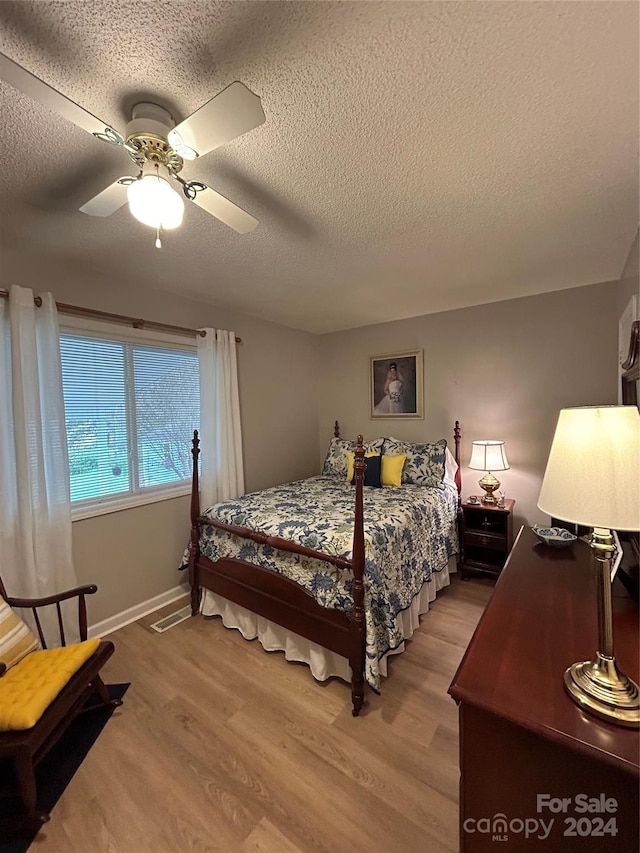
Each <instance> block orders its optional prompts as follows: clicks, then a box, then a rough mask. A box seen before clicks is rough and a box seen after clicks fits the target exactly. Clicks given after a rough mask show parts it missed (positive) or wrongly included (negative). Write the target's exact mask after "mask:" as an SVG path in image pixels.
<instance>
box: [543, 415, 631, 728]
mask: <svg viewBox="0 0 640 853" xmlns="http://www.w3.org/2000/svg"><path fill="white" fill-rule="evenodd" d="M639 471H640V414H639V413H638V409H637V408H636V407H635V406H603V407H598V408H580V409H562V410H561V412H560V416H559V418H558V424H557V426H556V432H555V435H554V437H553V443H552V445H551V452H550V453H549V461H548V462H547V469H546V471H545V475H544V480H543V482H542V489H541V491H540V497H539V498H538V507H539V508H540V509H541V510H542V511H543V512H546V513H547V514H548V515H550V516H552V517H555V518H562V519H563V520H564V521H570V522H574V523H576V524H583V525H585V526H587V527H592V528H593V533H592V534H591V537H590V545H591V548H592V552H593V556H594V558H595V561H596V568H597V591H598V650H597V651H596V656H595V658H594V659H593V660H590V661H582V662H581V663H574V664H573V665H572V666H570V667H569V669H567V671H566V672H565V674H564V685H565V688H566V690H567V692H568V693H569V695H570V696H571V698H572V699H573V700H574V701H575V702H576V703H577V704H578V705H579V706H580V707H581V708H583V709H584V710H585V711H588V712H589V713H591V714H595V715H596V716H598V717H600V718H602V719H605V720H607V721H608V722H610V723H615V724H618V725H623V726H630V727H638V726H640V704H639V695H640V694H639V692H638V685H637V684H636V683H635V682H634V681H632V680H631V679H630V678H628V677H627V676H626V675H624V673H622V672H620V670H619V669H618V667H617V665H616V660H615V656H614V653H613V620H612V611H611V562H612V559H613V557H614V554H615V546H614V543H613V538H612V536H611V530H612V529H613V530H633V531H635V530H638V529H640V482H639V476H640V475H639V473H638V472H639Z"/></svg>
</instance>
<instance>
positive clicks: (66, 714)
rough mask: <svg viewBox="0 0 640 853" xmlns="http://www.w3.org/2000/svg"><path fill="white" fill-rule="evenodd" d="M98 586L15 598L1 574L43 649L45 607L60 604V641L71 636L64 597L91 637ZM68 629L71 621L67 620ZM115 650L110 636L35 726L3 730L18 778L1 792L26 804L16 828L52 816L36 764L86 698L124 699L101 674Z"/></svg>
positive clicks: (0, 745) (0, 744)
mask: <svg viewBox="0 0 640 853" xmlns="http://www.w3.org/2000/svg"><path fill="white" fill-rule="evenodd" d="M97 589H98V588H97V586H95V585H94V584H91V585H87V586H80V587H76V588H75V589H70V590H67V591H66V592H61V593H58V594H56V595H49V596H46V597H45V598H37V599H27V598H13V597H11V596H8V595H7V593H6V590H5V587H4V584H3V583H2V579H0V595H1V596H2V598H4V600H5V601H6V602H7V603H8V604H9V605H10V606H11V607H12V608H19V609H29V610H30V611H31V613H32V614H33V618H34V622H35V625H36V628H37V631H38V635H39V638H40V643H41V645H42V648H43V649H46V648H47V642H46V640H45V636H44V632H43V629H42V625H41V619H40V614H39V611H40V610H41V608H43V607H55V609H56V612H57V623H58V626H57V627H58V631H59V639H60V641H59V643H56V645H62V646H65V645H66V644H67V642H66V634H65V625H64V620H63V615H62V608H61V602H63V601H69V600H72V599H76V600H77V607H78V610H77V617H78V625H77V629H78V633H79V636H80V640H81V641H84V640H86V639H87V609H86V602H85V597H86V596H87V595H93V594H94V593H95V592H97ZM68 633H69V626H67V634H68ZM74 642H75V640H74ZM113 652H114V645H113V643H112V642H111V641H110V640H102V641H101V642H100V644H99V646H98V647H97V649H96V650H95V652H94V653H93V655H92V656H91V657H90V658H89V659H88V660H86V661H85V662H84V663H83V664H82V666H81V667H80V669H78V670H77V671H76V673H75V674H74V675H72V676H71V678H70V680H69V681H68V682H67V684H66V685H65V686H64V687H63V688H62V690H61V691H60V693H58V695H57V696H56V697H55V699H54V700H53V701H52V702H51V704H50V705H49V707H48V708H47V709H46V710H45V712H44V714H43V715H42V716H41V717H40V719H39V720H38V722H37V723H36V724H35V726H33V727H32V728H30V729H25V730H23V731H6V732H0V760H2V759H10V760H11V761H12V762H13V766H14V770H15V780H14V781H13V783H10V784H9V785H7V786H3V787H2V788H0V794H1V795H3V796H7V795H8V796H12V797H14V798H18V799H19V800H20V801H21V803H22V809H23V812H22V814H20V815H19V816H18V818H17V819H16V820H15V821H14V820H12V821H11V828H13V829H23V830H26V831H32V830H33V829H37V828H38V827H39V826H40V825H41V824H43V823H45V822H46V821H47V820H49V815H48V814H47V813H44V812H38V810H37V804H36V797H37V790H36V778H35V768H36V765H37V764H38V762H39V761H40V759H41V758H42V757H43V756H44V755H45V754H46V753H47V752H48V751H49V750H50V749H51V747H52V746H53V745H54V744H55V743H56V742H57V741H58V739H59V738H60V737H61V735H62V734H63V733H64V732H65V730H66V729H67V727H68V726H69V724H70V723H71V722H72V721H73V720H74V719H75V717H77V716H78V714H79V713H80V712H81V711H82V710H84V709H85V705H86V702H87V699H89V697H90V696H91V695H92V694H96V696H97V698H98V699H99V704H100V705H101V706H103V705H107V706H118V705H121V704H122V701H121V700H120V699H111V698H110V697H109V692H108V690H107V688H106V686H105V684H104V682H103V681H102V679H101V678H100V675H99V672H100V670H101V669H102V667H103V666H104V664H105V663H106V661H107V660H108V659H109V658H110V657H111V655H112V654H113ZM5 669H6V667H5V665H4V664H0V677H2V675H4V672H5ZM92 707H96V706H95V705H94V706H92ZM87 710H88V709H87Z"/></svg>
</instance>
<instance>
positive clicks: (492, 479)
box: [478, 471, 501, 504]
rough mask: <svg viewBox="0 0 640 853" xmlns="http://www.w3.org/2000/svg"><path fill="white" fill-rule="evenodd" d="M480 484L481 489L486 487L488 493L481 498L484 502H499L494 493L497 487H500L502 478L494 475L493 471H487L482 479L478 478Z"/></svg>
mask: <svg viewBox="0 0 640 853" xmlns="http://www.w3.org/2000/svg"><path fill="white" fill-rule="evenodd" d="M478 485H479V486H480V488H481V489H484V491H485V492H486V495H482V497H481V498H480V500H481V501H482V503H483V504H497V503H498V501H497V500H496V498H495V497H494V495H493V493H494V492H495V490H496V489H499V488H500V485H501V484H500V480H498V478H497V477H496V476H494V475H493V474H492V473H491V471H487V473H486V474H485V475H484V477H483V478H482V479H481V480H478Z"/></svg>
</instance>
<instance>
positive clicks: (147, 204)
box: [127, 174, 184, 231]
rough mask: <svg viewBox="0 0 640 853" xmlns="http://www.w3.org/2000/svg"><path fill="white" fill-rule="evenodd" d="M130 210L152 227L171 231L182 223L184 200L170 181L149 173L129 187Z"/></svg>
mask: <svg viewBox="0 0 640 853" xmlns="http://www.w3.org/2000/svg"><path fill="white" fill-rule="evenodd" d="M127 199H128V201H129V210H130V211H131V213H132V215H133V216H135V218H136V219H137V220H138V221H139V222H142V224H143V225H148V226H149V227H150V228H162V229H164V230H167V231H169V230H170V229H172V228H177V227H178V226H179V225H181V224H182V216H183V214H184V201H183V200H182V197H181V196H180V195H178V193H177V192H176V191H175V190H174V189H172V188H171V186H170V184H169V182H168V181H167V180H165V179H164V178H161V177H160V175H157V174H155V175H154V174H151V175H149V174H147V175H143V176H142V177H141V178H138V180H137V181H134V182H133V183H132V184H130V185H129V186H128V187H127Z"/></svg>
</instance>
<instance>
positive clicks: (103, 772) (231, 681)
mask: <svg viewBox="0 0 640 853" xmlns="http://www.w3.org/2000/svg"><path fill="white" fill-rule="evenodd" d="M492 588H493V584H492V583H491V582H489V581H483V580H471V581H468V582H463V581H461V580H460V579H459V578H457V577H455V578H454V579H453V581H452V584H451V586H450V587H449V588H447V589H445V590H443V591H442V592H441V593H439V594H438V598H437V600H436V601H435V602H434V603H433V604H432V607H431V610H430V611H429V613H428V614H426V616H424V617H423V619H422V624H421V626H420V628H419V629H418V630H417V631H416V633H415V634H414V636H413V638H412V640H411V641H410V642H409V643H408V644H407V650H406V652H405V653H404V654H403V655H401V656H399V657H398V658H396V659H395V660H393V661H392V662H391V664H390V675H389V677H388V678H387V679H386V680H385V681H384V682H383V689H382V695H380V696H376V695H375V694H373V693H372V692H371V691H368V692H367V698H368V701H367V705H366V706H365V708H364V710H363V713H362V716H361V717H359V718H358V719H353V718H352V716H351V710H350V709H351V701H350V690H349V688H348V687H347V686H346V685H345V684H344V683H343V682H341V681H338V680H336V679H332V680H330V681H329V682H327V683H325V684H323V685H320V684H318V683H317V682H315V681H314V680H313V678H312V676H311V674H310V672H309V670H308V669H307V668H306V667H305V666H303V665H301V664H292V663H287V661H285V659H284V655H283V654H281V653H279V652H273V653H267V652H265V651H264V650H263V649H262V648H261V647H260V646H259V644H258V642H257V641H254V642H247V641H246V640H244V639H243V638H242V637H241V635H240V634H239V633H238V632H237V631H232V630H228V629H226V628H224V627H223V625H222V623H221V621H220V620H219V619H207V620H205V619H202V618H201V617H197V618H195V619H188V620H187V621H185V622H182V623H181V624H179V625H177V626H175V627H174V628H171V629H170V630H169V631H167V632H166V633H164V634H157V633H155V632H153V631H151V630H150V628H149V627H148V626H149V624H150V623H151V622H152V621H155V620H156V619H157V618H159V617H158V615H154V616H152V617H147V618H145V619H143V620H140V621H139V622H136V623H134V624H132V625H128V626H127V627H126V628H123V629H121V630H120V631H117V632H116V633H115V634H113V635H112V639H113V640H114V642H115V644H116V652H115V655H114V656H113V658H112V659H111V660H110V661H109V663H108V665H107V666H106V668H105V671H104V675H105V678H106V680H107V681H108V682H114V683H115V682H124V681H130V682H131V687H130V688H129V690H128V692H127V694H126V696H125V702H124V705H123V707H122V708H120V709H118V710H117V711H116V712H115V714H114V716H113V717H112V718H111V720H110V721H109V723H108V724H107V726H106V727H105V729H104V730H103V732H102V734H101V735H100V737H99V739H98V740H97V742H96V743H95V745H94V746H93V748H92V749H91V751H90V753H89V755H88V756H87V758H86V759H85V761H84V762H83V764H82V765H81V767H80V769H79V770H78V772H77V773H76V775H75V776H74V778H73V780H72V781H71V783H70V785H69V786H68V788H67V790H66V791H65V793H64V794H63V796H62V798H61V799H60V801H59V802H58V804H57V806H56V808H55V809H54V811H53V813H52V817H51V821H50V822H49V823H48V824H46V825H45V826H44V827H43V829H42V830H41V832H40V834H39V835H38V836H37V838H36V840H35V841H34V843H33V844H32V845H31V847H30V853H38V852H39V853H54V851H55V853H63V851H64V853H174V851H180V853H182V851H185V853H186V851H203V852H204V851H225V853H235V851H239V853H250V851H251V853H258V851H261V853H296V852H297V853H307V851H309V853H311V851H327V853H341V851H345V853H346V851H349V853H351V852H352V851H353V852H354V853H357V851H367V853H391V851H403V853H419V852H420V853H422V851H425V853H426V852H427V851H428V853H439V851H455V850H457V849H458V826H457V821H458V807H457V802H458V724H457V709H456V706H455V704H454V702H453V700H452V699H451V698H450V697H449V696H448V695H447V688H448V686H449V683H450V681H451V679H452V677H453V674H454V672H455V670H456V667H457V666H458V663H459V662H460V659H461V658H462V655H463V653H464V650H465V648H466V646H467V644H468V642H469V640H470V638H471V635H472V633H473V631H474V628H475V626H476V624H477V622H478V619H479V618H480V615H481V614H482V611H483V609H484V606H485V604H486V602H487V601H488V599H489V596H490V594H491V590H492ZM182 604H183V603H182V602H180V603H178V604H173V605H171V606H170V607H169V608H165V610H164V611H160V613H161V614H163V613H164V612H173V611H174V610H177V609H178V607H179V606H182Z"/></svg>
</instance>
